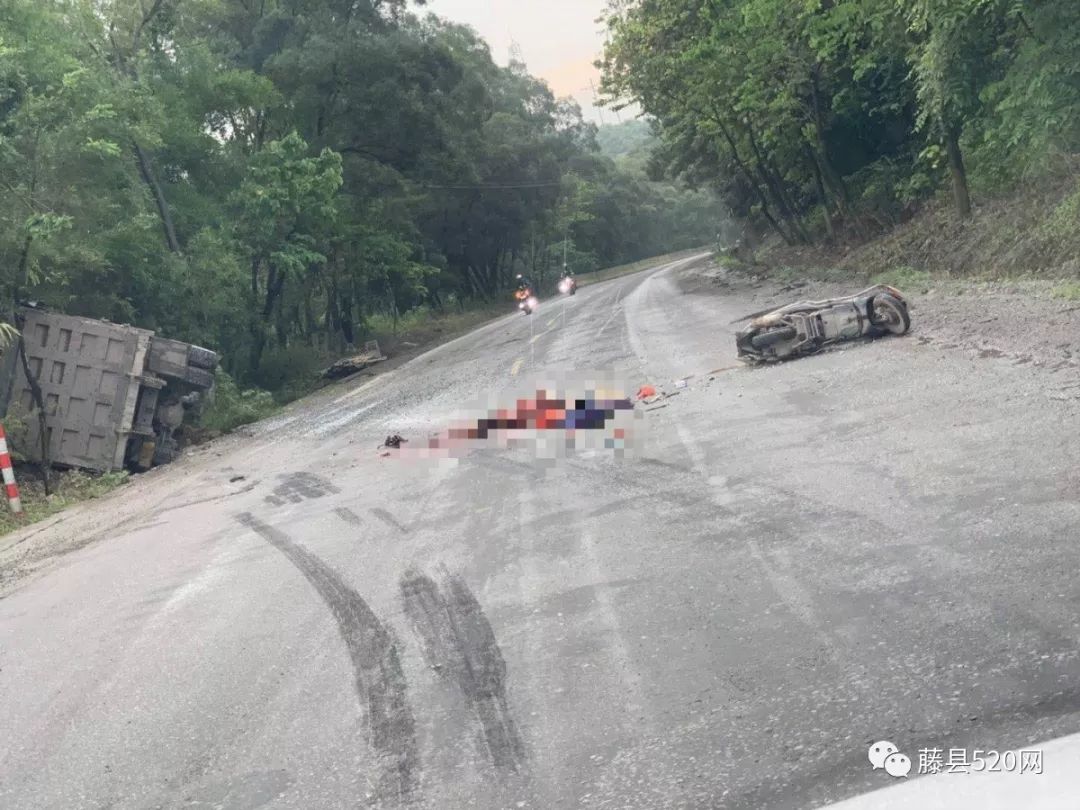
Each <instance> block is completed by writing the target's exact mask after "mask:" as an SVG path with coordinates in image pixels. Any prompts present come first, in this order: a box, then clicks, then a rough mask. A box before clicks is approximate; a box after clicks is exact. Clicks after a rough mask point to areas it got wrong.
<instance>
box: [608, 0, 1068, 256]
mask: <svg viewBox="0 0 1080 810" xmlns="http://www.w3.org/2000/svg"><path fill="white" fill-rule="evenodd" d="M608 26H609V29H610V41H609V45H608V47H607V50H606V53H605V58H604V60H603V68H604V88H605V92H606V94H607V95H608V97H609V99H610V100H611V101H612V102H613V103H615V104H620V103H631V102H636V103H638V104H640V105H641V107H642V108H643V109H644V110H645V111H646V112H647V113H649V114H651V115H652V116H654V117H655V119H656V121H657V122H658V125H659V128H660V132H661V134H662V138H663V145H662V147H661V148H660V149H659V150H658V151H657V152H656V154H655V156H654V158H655V160H656V161H657V162H658V163H659V164H661V165H662V166H663V167H665V168H666V169H668V170H669V171H673V172H674V173H676V174H683V175H685V176H688V177H691V178H693V179H695V180H697V181H699V182H710V183H714V184H716V185H718V186H720V187H721V188H722V189H723V192H724V196H725V197H726V199H727V201H728V202H729V203H730V205H731V207H732V209H733V210H734V211H735V212H736V213H737V214H740V215H743V216H749V217H751V218H752V219H754V220H756V221H757V222H758V223H759V224H761V225H762V226H763V227H767V228H771V229H772V230H774V231H775V232H776V233H779V234H780V235H781V236H782V237H783V238H784V239H785V240H786V241H788V242H789V243H800V242H806V241H809V240H813V239H816V238H817V237H818V235H827V236H829V237H832V236H834V235H835V234H836V233H837V231H838V230H840V229H841V228H844V229H846V230H847V231H849V232H853V233H854V234H855V235H856V236H858V235H863V236H866V235H868V234H871V233H874V232H876V231H878V230H880V229H882V228H887V227H889V226H891V225H893V224H895V223H896V222H898V221H900V220H901V219H902V218H903V217H904V216H906V215H907V214H909V213H910V212H911V211H912V210H913V207H914V206H915V205H916V204H918V202H919V201H920V200H922V199H925V198H926V197H928V196H930V195H933V194H935V193H937V192H938V190H939V189H945V188H948V189H949V190H950V192H951V195H952V199H953V202H954V204H955V207H956V211H957V212H958V214H959V215H960V216H961V217H967V216H968V215H970V213H971V197H972V191H971V189H972V188H973V187H974V188H976V190H978V188H979V187H980V186H981V187H982V188H985V189H992V190H1000V189H1002V188H1004V187H1007V186H1008V184H1010V183H1013V182H1015V181H1016V180H1017V179H1019V178H1021V177H1023V176H1025V175H1030V174H1032V173H1035V174H1037V173H1039V172H1047V171H1048V170H1050V169H1051V167H1053V166H1054V165H1055V161H1057V160H1059V159H1060V158H1061V157H1062V156H1067V155H1069V154H1071V153H1074V152H1075V151H1077V148H1078V147H1080V72H1078V70H1077V67H1076V60H1075V54H1076V52H1077V45H1078V44H1080V4H1077V3H1076V2H1075V0H1039V2H1024V1H1023V0H795V1H793V0H708V1H707V2H702V1H701V0H609V11H608Z"/></svg>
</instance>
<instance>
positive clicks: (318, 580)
mask: <svg viewBox="0 0 1080 810" xmlns="http://www.w3.org/2000/svg"><path fill="white" fill-rule="evenodd" d="M236 520H237V522H239V523H240V524H241V525H243V526H246V527H247V528H249V529H251V530H252V531H253V532H255V533H256V534H258V535H259V536H260V537H262V538H263V539H264V540H266V542H268V543H269V544H270V545H272V546H273V547H274V548H276V549H277V550H278V551H280V552H281V553H282V554H284V555H285V557H286V558H288V560H289V562H291V563H292V564H293V565H295V566H296V568H297V569H298V570H299V571H300V573H301V574H303V575H304V578H305V579H307V581H308V582H310V583H311V585H312V586H313V587H314V588H315V590H316V591H318V593H319V596H321V597H322V600H323V601H324V602H325V603H326V606H327V607H329V608H330V612H331V613H332V614H333V616H334V619H335V620H336V621H337V625H338V632H339V633H340V634H341V638H342V640H344V642H345V646H346V648H347V649H348V651H349V658H350V659H351V660H352V665H353V670H354V672H355V675H356V679H355V688H356V693H357V697H358V698H359V701H360V703H361V705H362V706H363V707H364V708H365V709H366V711H365V720H366V723H367V726H368V732H369V742H370V744H371V747H372V749H373V750H374V752H375V754H376V756H377V757H378V758H379V760H380V773H379V774H378V779H377V780H375V781H374V782H373V791H372V792H373V794H374V795H373V797H372V798H373V803H374V804H376V805H381V804H383V803H384V802H388V801H389V802H396V803H398V804H405V803H407V802H408V801H409V800H410V799H411V798H412V797H413V795H414V793H415V791H416V789H417V787H418V783H419V769H420V758H419V752H418V747H417V741H416V722H415V720H414V718H413V713H412V708H411V706H410V705H409V701H408V687H407V684H406V682H405V674H404V672H403V670H402V668H401V659H400V657H399V655H398V649H397V644H396V641H395V639H394V636H393V633H392V632H391V631H390V630H389V629H388V628H387V627H386V626H385V625H383V623H382V622H380V621H379V618H378V616H376V615H375V613H374V612H373V611H372V610H371V608H370V607H368V605H367V603H366V602H364V600H363V599H362V598H361V597H360V595H359V594H358V593H357V592H356V591H355V590H353V589H352V588H351V587H350V586H349V585H348V583H346V582H345V580H344V579H342V578H341V576H340V575H339V574H338V573H337V572H335V571H334V570H333V569H332V568H330V567H329V566H328V565H326V563H324V562H323V561H322V560H320V559H319V558H318V557H316V556H315V555H314V554H312V553H311V552H309V551H308V550H307V549H305V548H303V547H302V546H300V545H298V544H297V543H295V542H293V541H292V540H291V539H290V538H289V537H288V536H287V535H286V534H285V533H284V532H282V531H280V530H278V529H275V528H274V527H273V526H269V525H267V524H266V523H263V522H262V521H261V520H259V519H258V518H256V517H255V516H254V515H251V514H250V513H244V514H241V515H238V516H237V517H236Z"/></svg>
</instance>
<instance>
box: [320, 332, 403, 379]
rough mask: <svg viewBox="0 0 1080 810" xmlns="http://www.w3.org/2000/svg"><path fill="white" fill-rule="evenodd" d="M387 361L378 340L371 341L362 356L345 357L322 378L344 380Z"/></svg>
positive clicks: (324, 373)
mask: <svg viewBox="0 0 1080 810" xmlns="http://www.w3.org/2000/svg"><path fill="white" fill-rule="evenodd" d="M386 359H387V358H386V357H385V356H384V355H383V353H382V351H381V350H380V349H379V342H378V341H377V340H369V341H368V342H367V343H365V344H364V350H363V351H362V352H361V353H360V354H355V355H351V356H350V357H343V358H342V359H341V360H338V361H337V362H336V363H334V364H333V365H332V366H330V367H329V368H328V369H326V370H325V371H324V372H323V374H322V376H323V379H326V380H343V379H345V378H346V377H351V376H353V375H354V374H359V373H360V372H361V371H363V370H364V369H366V368H367V367H368V366H373V365H375V364H376V363H381V362H382V361H384V360H386Z"/></svg>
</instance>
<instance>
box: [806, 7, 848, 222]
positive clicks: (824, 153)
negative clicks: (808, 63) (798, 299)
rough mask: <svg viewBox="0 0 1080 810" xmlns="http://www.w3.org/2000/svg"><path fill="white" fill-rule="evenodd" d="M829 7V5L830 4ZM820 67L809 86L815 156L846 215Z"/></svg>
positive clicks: (824, 181)
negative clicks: (829, 139)
mask: <svg viewBox="0 0 1080 810" xmlns="http://www.w3.org/2000/svg"><path fill="white" fill-rule="evenodd" d="M830 5H831V4H830ZM820 80H821V65H815V66H814V72H813V81H812V82H811V84H810V92H811V99H812V103H813V111H814V139H815V141H816V142H817V155H818V163H819V166H820V171H821V175H822V182H823V183H824V184H825V185H826V186H829V187H831V188H832V190H833V193H834V194H835V195H836V205H837V208H839V209H840V213H841V214H843V215H845V216H846V214H847V209H848V204H849V202H850V199H849V195H848V189H847V185H846V184H845V183H844V179H843V178H842V177H841V176H840V173H839V172H838V171H837V170H836V168H835V167H834V166H833V164H832V161H831V160H830V159H829V148H828V145H827V144H826V142H825V116H824V114H823V113H822V111H821V89H820Z"/></svg>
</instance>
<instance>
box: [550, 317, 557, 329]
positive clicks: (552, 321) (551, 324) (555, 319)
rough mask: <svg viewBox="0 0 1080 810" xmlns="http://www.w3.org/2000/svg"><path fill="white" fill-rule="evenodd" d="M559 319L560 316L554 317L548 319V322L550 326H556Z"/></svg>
mask: <svg viewBox="0 0 1080 810" xmlns="http://www.w3.org/2000/svg"><path fill="white" fill-rule="evenodd" d="M557 320H558V318H552V319H551V320H550V321H548V322H547V325H548V327H549V328H550V327H552V326H554V325H555V321H557Z"/></svg>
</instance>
